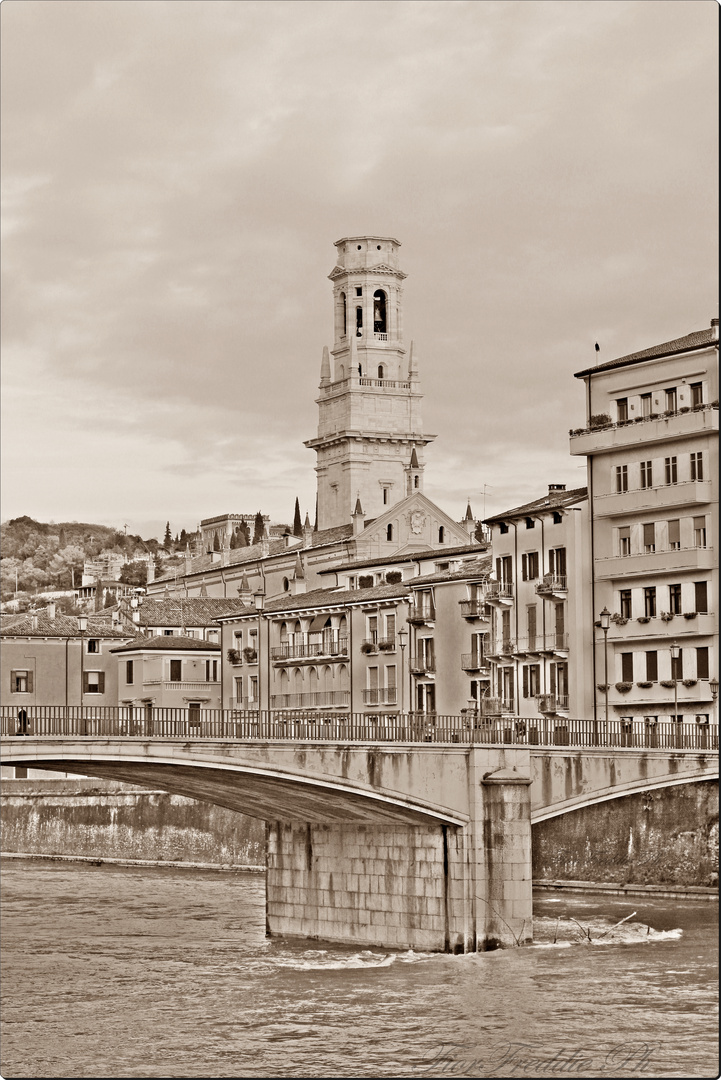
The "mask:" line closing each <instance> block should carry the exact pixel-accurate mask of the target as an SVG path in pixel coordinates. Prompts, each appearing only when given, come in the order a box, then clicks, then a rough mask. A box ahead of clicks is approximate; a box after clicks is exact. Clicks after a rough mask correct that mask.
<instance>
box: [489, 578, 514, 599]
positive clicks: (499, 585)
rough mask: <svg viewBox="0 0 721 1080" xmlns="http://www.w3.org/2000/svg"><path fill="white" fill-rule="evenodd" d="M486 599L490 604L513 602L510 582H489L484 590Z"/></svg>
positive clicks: (511, 583)
mask: <svg viewBox="0 0 721 1080" xmlns="http://www.w3.org/2000/svg"><path fill="white" fill-rule="evenodd" d="M486 599H487V601H488V602H489V603H490V604H492V603H494V601H507V600H513V582H512V581H491V582H489V583H488V586H487V589H486Z"/></svg>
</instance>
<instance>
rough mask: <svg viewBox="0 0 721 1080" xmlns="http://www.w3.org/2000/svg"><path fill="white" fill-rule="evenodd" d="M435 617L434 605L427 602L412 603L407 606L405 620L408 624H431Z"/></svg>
mask: <svg viewBox="0 0 721 1080" xmlns="http://www.w3.org/2000/svg"><path fill="white" fill-rule="evenodd" d="M435 617H436V608H435V604H432V603H429V602H428V601H427V600H426V601H424V602H418V601H412V602H411V603H410V604H409V605H408V616H407V619H408V622H409V623H424V622H433V620H434V619H435Z"/></svg>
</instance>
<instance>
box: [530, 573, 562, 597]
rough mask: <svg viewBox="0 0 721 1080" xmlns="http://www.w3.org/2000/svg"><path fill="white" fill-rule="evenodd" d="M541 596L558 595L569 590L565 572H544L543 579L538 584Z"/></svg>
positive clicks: (538, 591)
mask: <svg viewBox="0 0 721 1080" xmlns="http://www.w3.org/2000/svg"><path fill="white" fill-rule="evenodd" d="M536 592H537V593H538V595H539V596H556V595H558V594H560V593H566V592H568V578H567V577H566V575H565V574H544V577H543V581H539V583H538V585H536Z"/></svg>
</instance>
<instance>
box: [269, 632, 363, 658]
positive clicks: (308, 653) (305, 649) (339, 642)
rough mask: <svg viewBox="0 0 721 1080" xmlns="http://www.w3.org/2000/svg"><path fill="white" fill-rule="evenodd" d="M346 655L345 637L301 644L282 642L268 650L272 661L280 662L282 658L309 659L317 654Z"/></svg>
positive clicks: (346, 640) (346, 639) (346, 642)
mask: <svg viewBox="0 0 721 1080" xmlns="http://www.w3.org/2000/svg"><path fill="white" fill-rule="evenodd" d="M348 655H349V653H348V638H347V637H342V638H334V639H332V640H329V641H314V642H311V643H308V642H304V643H303V644H300V643H298V644H296V643H294V642H284V643H283V644H282V645H274V646H273V647H272V648H271V650H270V658H271V660H272V661H274V663H282V662H283V661H284V660H309V659H314V658H315V657H318V656H348Z"/></svg>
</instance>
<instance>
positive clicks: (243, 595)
mask: <svg viewBox="0 0 721 1080" xmlns="http://www.w3.org/2000/svg"><path fill="white" fill-rule="evenodd" d="M252 597H253V591H252V589H251V587H250V585H249V584H248V575H247V574H246V572H245V570H244V571H243V576H242V578H241V579H240V585H239V586H238V599H239V600H242V602H243V603H244V604H249V603H250V602H251V599H252Z"/></svg>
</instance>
